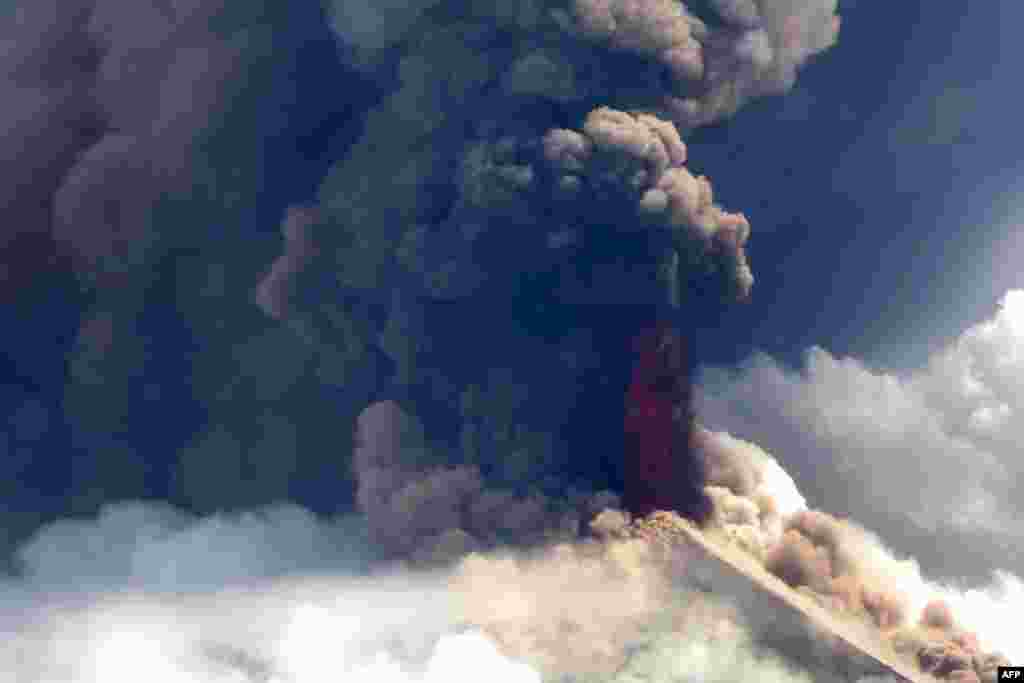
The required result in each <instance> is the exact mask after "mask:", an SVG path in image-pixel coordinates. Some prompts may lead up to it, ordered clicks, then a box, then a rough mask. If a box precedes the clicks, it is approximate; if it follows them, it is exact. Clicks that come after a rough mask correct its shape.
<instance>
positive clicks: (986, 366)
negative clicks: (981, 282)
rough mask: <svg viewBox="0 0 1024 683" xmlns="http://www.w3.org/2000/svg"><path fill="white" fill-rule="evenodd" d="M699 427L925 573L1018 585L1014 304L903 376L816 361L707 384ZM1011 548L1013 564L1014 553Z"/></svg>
mask: <svg viewBox="0 0 1024 683" xmlns="http://www.w3.org/2000/svg"><path fill="white" fill-rule="evenodd" d="M697 394H698V406H697V410H698V414H699V415H700V416H701V419H702V420H703V421H704V422H705V423H706V424H707V426H708V427H710V428H712V429H723V430H727V431H729V432H730V433H732V434H735V435H736V436H738V437H740V438H743V439H748V440H750V441H753V442H754V443H757V444H758V445H760V446H762V447H764V448H766V449H767V450H768V451H769V452H771V453H772V454H773V455H774V456H775V457H776V458H778V459H779V461H780V462H781V463H782V465H783V466H784V467H785V468H786V469H787V470H788V471H789V472H790V473H791V474H792V475H793V476H794V478H795V480H796V481H797V484H798V485H799V487H800V489H801V491H803V493H804V494H805V495H806V496H807V497H808V499H809V501H810V503H811V505H812V506H814V507H819V508H821V509H823V510H827V511H829V512H834V513H837V514H841V515H846V516H850V517H852V518H853V519H854V520H856V521H858V522H860V523H862V524H864V525H865V526H867V527H868V528H871V529H874V530H875V531H877V532H878V533H879V534H880V535H881V536H882V538H883V539H885V540H886V542H887V543H888V544H889V545H891V546H893V547H895V548H896V549H897V550H899V551H900V552H903V553H908V554H912V555H920V556H921V558H922V564H923V566H924V567H925V569H926V571H927V572H928V573H929V574H931V575H933V576H941V577H946V578H956V577H970V578H972V579H976V578H979V577H981V576H983V575H984V574H985V573H987V572H990V571H992V570H993V569H999V568H1004V569H1010V570H1013V571H1015V572H1017V573H1022V572H1024V562H1022V558H1024V555H1022V554H1021V552H1020V550H1019V547H1020V545H1021V542H1022V541H1024V526H1022V525H1021V517H1022V513H1024V497H1022V496H1020V495H1019V492H1018V491H1017V489H1018V488H1019V486H1018V484H1019V483H1020V482H1021V481H1024V458H1022V457H1021V455H1020V446H1019V445H1020V444H1021V443H1024V423H1021V422H1020V421H1019V420H1017V419H1015V417H1016V416H1017V415H1020V414H1022V412H1024V291H1012V292H1010V293H1009V294H1007V295H1006V297H1005V299H1004V300H1003V302H1002V305H1001V307H1000V310H999V311H998V313H997V314H996V316H995V317H994V318H993V319H992V320H989V321H986V322H984V323H981V324H979V325H977V326H975V327H972V328H970V329H968V330H967V331H966V332H964V334H963V335H962V336H961V337H960V338H959V339H958V340H957V341H956V342H955V343H953V344H952V345H951V346H949V347H948V348H946V349H944V350H942V351H941V352H939V353H937V354H936V355H935V356H934V357H933V358H932V359H931V360H930V362H929V363H928V364H927V365H926V367H924V368H923V369H921V370H919V371H916V372H912V373H908V374H905V375H899V374H890V373H884V372H878V371H874V370H872V369H871V368H868V367H866V366H865V365H863V364H862V363H860V362H859V361H857V360H855V359H850V358H836V357H834V356H832V355H830V354H829V353H828V352H827V351H824V350H822V349H820V348H814V349H811V350H810V351H808V352H807V354H806V357H805V365H804V367H803V368H801V369H800V370H799V371H793V370H789V369H786V368H783V367H782V366H780V365H779V364H778V363H776V362H775V361H774V360H772V359H771V358H768V357H766V356H763V355H761V356H756V357H754V358H753V359H751V360H750V361H749V362H748V363H747V364H746V365H744V366H743V367H742V368H741V369H739V370H738V371H726V370H720V369H708V370H705V371H704V372H703V374H702V377H701V379H700V388H699V390H698V392H697ZM1015 548H1017V550H1015Z"/></svg>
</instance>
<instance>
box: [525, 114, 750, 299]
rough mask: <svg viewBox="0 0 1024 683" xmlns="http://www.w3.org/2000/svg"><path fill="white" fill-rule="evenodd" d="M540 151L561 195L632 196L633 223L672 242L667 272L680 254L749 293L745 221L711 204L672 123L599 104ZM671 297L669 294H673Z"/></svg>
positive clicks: (728, 286)
mask: <svg viewBox="0 0 1024 683" xmlns="http://www.w3.org/2000/svg"><path fill="white" fill-rule="evenodd" d="M544 156H545V159H546V160H547V161H548V162H549V163H551V164H552V166H553V167H554V170H555V173H556V175H557V181H556V182H557V195H556V196H558V197H559V198H560V199H574V200H580V199H586V200H588V201H591V202H592V201H594V200H596V201H598V202H600V201H601V200H602V199H605V198H607V197H609V196H612V197H614V196H616V195H617V196H620V197H622V198H624V199H626V200H627V201H629V199H630V198H632V201H633V202H635V205H636V213H637V218H638V219H640V220H639V229H640V230H643V229H644V228H646V229H648V230H650V231H651V232H658V231H663V232H664V233H666V235H665V236H664V237H662V238H661V240H660V241H661V242H662V243H664V244H666V245H671V246H672V247H673V248H674V251H672V252H669V255H668V257H667V260H665V261H663V262H662V267H663V268H670V269H672V270H671V271H670V273H669V274H668V275H670V276H671V277H673V278H678V276H679V269H680V268H681V265H680V259H681V258H682V260H683V264H684V266H685V267H686V270H690V269H700V268H701V267H703V268H706V269H708V270H717V271H719V272H721V273H722V280H723V289H724V291H725V292H731V293H732V295H733V296H734V297H736V298H743V297H745V296H747V294H749V292H750V287H751V286H752V285H753V281H754V278H753V275H752V274H751V271H750V268H749V266H748V265H747V259H746V254H745V252H744V250H743V247H744V245H745V244H746V242H747V239H748V237H749V236H750V224H749V223H748V222H747V220H746V218H745V217H744V216H743V215H742V214H733V213H728V212H726V211H724V210H723V209H721V208H720V207H718V206H717V205H715V204H714V202H713V194H712V190H711V183H710V182H709V181H708V179H707V178H705V177H703V176H699V177H698V176H694V175H693V174H692V173H690V171H689V170H687V169H686V167H685V166H684V165H683V164H684V163H685V161H686V145H685V144H684V143H683V141H682V139H681V138H680V137H679V133H678V131H677V130H676V128H675V127H674V126H673V125H672V124H671V123H669V122H667V121H663V120H661V119H658V118H656V117H654V116H650V115H647V114H639V115H631V114H628V113H626V112H622V111H617V110H614V109H610V108H607V107H602V108H599V109H595V110H594V111H592V112H590V114H588V115H587V118H586V121H585V122H584V124H583V130H582V131H580V132H577V131H573V130H564V129H559V130H553V131H550V132H549V133H548V134H547V135H546V136H545V137H544ZM655 241H656V242H657V241H658V238H657V237H656V238H655ZM665 275H666V274H663V275H662V277H665ZM670 282H671V284H672V285H673V286H675V287H679V286H680V285H679V283H678V282H676V281H673V280H670ZM678 295H679V294H678V292H672V298H673V299H675V297H676V296H678Z"/></svg>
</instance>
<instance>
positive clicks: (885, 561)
mask: <svg viewBox="0 0 1024 683" xmlns="http://www.w3.org/2000/svg"><path fill="white" fill-rule="evenodd" d="M697 434H698V443H699V444H701V453H702V455H703V457H704V458H705V460H706V461H707V462H708V471H709V476H708V481H709V487H708V492H709V494H710V495H711V497H712V500H713V501H714V506H715V512H714V515H713V516H712V518H711V521H710V523H709V524H708V525H707V527H706V529H705V533H706V534H708V536H709V538H711V539H719V540H718V542H720V543H723V544H725V545H727V546H732V547H736V548H739V549H741V550H743V551H744V552H745V553H747V554H748V555H749V556H751V557H753V558H755V559H756V560H757V561H758V563H759V564H760V565H761V566H763V567H764V569H765V570H767V571H768V572H770V573H771V574H773V575H775V576H776V577H778V578H779V579H781V580H782V581H783V582H785V584H786V585H788V586H789V587H790V588H792V589H794V590H796V591H797V592H799V593H802V594H804V595H806V596H808V597H809V598H811V599H812V600H813V601H814V602H816V603H817V604H819V605H821V606H823V607H825V608H826V609H827V610H828V611H829V612H830V613H831V614H832V615H834V616H835V617H836V618H837V619H838V620H840V622H841V623H843V622H846V623H849V622H851V620H852V621H853V622H855V623H860V624H868V625H870V627H871V629H872V630H873V632H874V633H875V634H876V637H877V638H878V639H879V640H880V641H882V642H884V643H887V644H888V645H887V647H890V648H892V649H893V650H894V651H895V652H897V653H899V654H900V655H902V656H905V657H907V658H908V660H909V661H911V662H913V663H914V664H915V665H916V666H917V667H919V669H920V670H922V671H925V672H927V673H929V674H932V675H935V676H937V677H940V678H948V679H950V680H994V678H993V676H994V666H995V665H996V664H995V663H996V662H1002V664H1004V665H1005V664H1006V663H1007V661H1008V660H1007V659H1006V657H1005V655H1006V654H1009V655H1010V656H1013V657H1018V656H1020V654H1022V653H1020V652H1019V645H1018V644H1017V643H1016V642H1010V641H1009V640H1008V639H1007V638H1006V637H1005V636H1004V635H1003V628H1002V627H1000V625H999V619H1000V617H999V613H998V611H997V610H993V609H991V606H990V605H986V606H985V608H987V613H986V614H985V616H984V617H981V618H980V619H979V618H974V619H971V616H975V617H978V616H980V614H979V610H978V607H980V606H981V605H983V604H984V603H983V602H982V601H978V602H975V601H976V600H977V599H978V597H980V596H978V595H977V594H975V595H974V596H972V598H971V599H966V595H965V594H964V593H961V592H959V591H955V590H951V589H948V588H944V587H942V586H940V585H936V584H934V583H929V582H927V581H926V580H925V579H924V578H923V577H922V575H921V573H920V570H919V567H918V565H917V563H916V561H913V560H899V559H896V557H894V556H893V555H892V554H891V553H890V552H889V551H888V550H887V549H886V548H885V547H884V546H883V545H882V543H881V541H880V540H879V539H878V537H877V536H874V535H873V534H871V533H870V532H868V531H866V530H865V529H863V528H862V527H859V526H858V525H856V524H854V523H852V522H850V521H848V520H844V519H839V518H836V517H834V516H832V515H830V514H828V513H825V512H821V511H817V510H810V509H807V507H806V503H805V501H804V499H803V498H802V496H800V494H799V493H798V491H797V489H796V487H795V484H794V483H793V480H792V479H790V478H789V476H788V475H786V474H785V473H784V472H783V471H782V470H781V469H780V468H779V467H778V464H777V462H776V461H775V460H774V459H773V458H772V457H771V456H769V455H768V454H767V453H765V452H764V451H763V450H761V449H760V448H758V447H757V446H755V445H753V444H750V443H748V442H745V441H742V440H739V439H735V438H733V437H731V436H730V435H728V434H724V433H718V432H709V431H707V430H704V429H702V428H698V433H697ZM769 473H771V474H769ZM954 596H955V601H956V602H957V603H958V605H957V607H967V606H968V605H969V604H970V603H971V602H975V607H974V609H973V610H972V609H970V608H969V607H967V608H966V609H964V617H966V619H967V620H968V621H969V625H968V623H967V622H964V623H961V619H962V617H959V616H958V615H957V614H956V611H955V609H954V608H953V607H952V605H951V604H950V602H948V601H947V599H946V598H947V597H954ZM985 608H983V609H985ZM972 612H973V613H974V614H973V615H972V614H971V613H972ZM995 650H1004V651H1003V652H996V651H995Z"/></svg>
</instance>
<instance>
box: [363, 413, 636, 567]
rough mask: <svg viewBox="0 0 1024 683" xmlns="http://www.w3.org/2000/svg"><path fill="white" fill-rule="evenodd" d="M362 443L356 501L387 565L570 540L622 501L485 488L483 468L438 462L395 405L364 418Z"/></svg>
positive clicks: (417, 429)
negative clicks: (388, 561)
mask: <svg viewBox="0 0 1024 683" xmlns="http://www.w3.org/2000/svg"><path fill="white" fill-rule="evenodd" d="M356 442H357V447H356V451H355V457H354V459H353V466H354V469H355V475H356V480H357V484H358V488H357V493H356V500H357V503H358V505H359V509H360V510H361V511H362V512H363V513H364V514H365V515H366V521H367V525H368V529H369V532H370V537H371V539H372V540H373V542H374V544H375V546H376V549H377V551H378V553H379V554H380V555H381V556H382V557H383V558H385V559H402V558H411V559H412V560H413V561H414V562H422V563H428V564H433V563H438V562H440V563H445V562H449V561H451V560H452V559H454V558H457V557H460V556H462V555H464V554H465V553H467V552H469V551H471V550H474V549H478V548H480V549H482V548H487V547H493V546H495V545H497V544H499V543H502V542H514V543H516V544H518V545H521V546H528V545H531V544H539V543H542V542H550V541H554V540H557V539H572V538H574V537H575V536H576V535H577V533H578V530H579V527H580V525H581V522H582V521H584V520H586V519H589V518H590V516H592V515H593V514H594V513H595V512H596V511H598V510H600V509H601V508H602V507H604V506H607V505H614V504H616V502H617V498H616V497H615V496H614V495H612V494H610V493H599V494H595V495H591V496H585V495H576V496H572V497H570V499H569V500H567V501H554V500H551V499H548V498H546V497H545V496H543V495H541V494H537V493H535V494H532V495H517V494H516V493H514V492H513V491H509V490H501V489H485V488H484V485H483V482H482V480H481V477H480V472H479V470H478V468H476V467H474V466H467V465H439V464H437V456H436V454H432V453H431V448H430V446H429V445H428V444H427V443H426V441H425V437H424V434H423V429H422V427H421V426H420V425H419V423H418V421H416V420H415V419H414V418H411V417H409V416H408V415H407V414H405V413H404V412H403V411H402V409H401V408H400V407H399V406H398V405H397V404H396V403H395V402H393V401H383V402H378V403H374V404H371V405H370V406H369V407H367V408H366V409H365V410H364V411H363V412H362V413H360V415H359V418H358V420H357V437H356Z"/></svg>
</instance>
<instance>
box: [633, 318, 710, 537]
mask: <svg viewBox="0 0 1024 683" xmlns="http://www.w3.org/2000/svg"><path fill="white" fill-rule="evenodd" d="M635 346H636V351H637V352H638V353H639V358H638V359H637V362H636V365H635V366H634V369H633V377H632V381H631V383H630V386H629V391H628V392H627V394H626V419H625V433H626V434H625V435H626V438H625V454H624V458H625V463H624V475H625V482H624V484H625V491H624V496H623V503H624V505H625V507H626V509H627V510H629V512H631V513H632V514H634V515H641V516H642V515H647V514H650V513H651V512H654V511H655V510H675V511H676V512H678V513H680V514H681V515H683V516H685V517H689V518H690V519H693V520H694V521H697V522H704V521H705V520H706V519H707V517H708V515H709V514H710V512H711V503H710V501H709V500H708V498H707V496H706V495H705V494H704V484H705V471H704V466H703V463H702V461H701V459H700V457H699V455H698V454H697V453H696V452H694V451H693V450H692V449H691V447H690V446H691V444H690V437H691V435H692V433H693V413H692V411H691V410H690V399H691V387H690V378H689V376H688V375H689V373H688V369H687V364H686V355H685V354H686V349H685V348H684V344H683V340H682V339H681V338H680V336H679V335H678V334H677V333H676V332H675V331H674V330H672V329H671V328H670V327H669V325H668V324H667V323H665V322H663V321H660V322H658V323H657V324H656V325H655V326H654V327H653V328H651V329H647V330H644V332H643V333H641V334H640V336H639V337H637V339H636V344H635Z"/></svg>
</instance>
